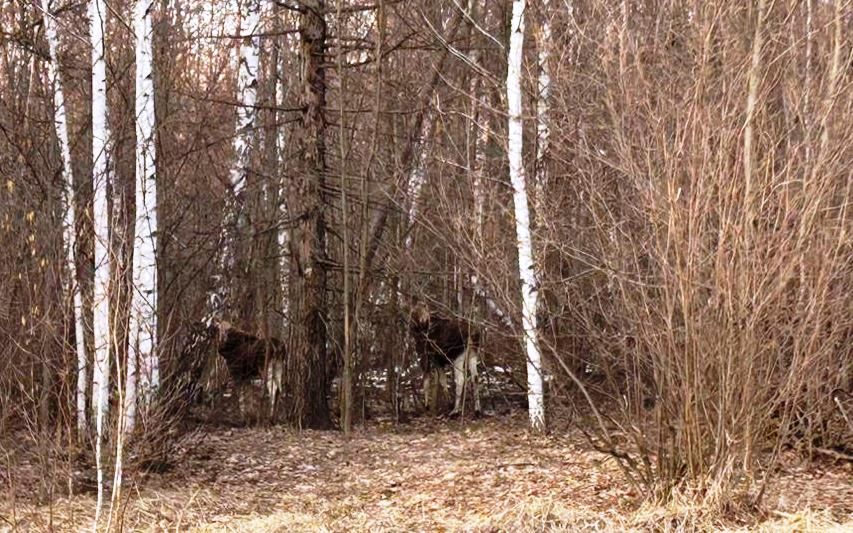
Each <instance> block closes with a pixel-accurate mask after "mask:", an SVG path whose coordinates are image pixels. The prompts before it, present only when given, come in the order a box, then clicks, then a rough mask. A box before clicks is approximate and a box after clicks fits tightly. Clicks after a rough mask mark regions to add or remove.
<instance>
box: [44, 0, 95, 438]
mask: <svg viewBox="0 0 853 533" xmlns="http://www.w3.org/2000/svg"><path fill="white" fill-rule="evenodd" d="M41 9H42V14H43V16H44V27H45V33H46V35H47V44H48V48H49V50H50V61H48V63H47V75H48V78H50V82H51V84H52V85H53V117H54V123H55V125H56V138H57V140H58V142H59V152H60V155H61V156H62V187H63V197H64V198H63V201H64V204H65V205H64V206H63V209H64V210H65V222H64V228H63V233H64V240H65V262H66V268H67V269H68V272H67V274H66V277H65V283H66V287H65V290H66V292H67V293H68V294H70V295H71V299H72V312H73V317H72V319H73V321H74V339H75V345H74V349H75V353H76V354H77V398H76V400H77V401H76V404H77V435H78V437H79V438H82V437H83V436H85V435H86V432H87V425H88V424H87V417H86V393H87V391H88V385H89V383H88V379H87V377H86V376H87V373H88V372H87V366H88V363H87V357H86V338H85V336H84V331H85V329H84V327H85V323H84V317H83V297H82V293H81V291H80V283H79V280H78V279H77V261H76V259H75V257H76V250H77V221H76V214H75V211H74V208H75V204H76V202H75V198H74V176H73V173H72V170H71V149H70V144H69V142H68V119H67V116H68V115H67V113H66V110H65V93H64V92H63V90H62V79H61V78H60V75H59V59H58V58H59V54H58V52H57V50H58V48H59V38H58V37H57V35H56V24H55V21H54V19H53V16H52V15H51V14H50V12H49V7H48V3H47V0H41Z"/></svg>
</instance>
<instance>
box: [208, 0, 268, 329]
mask: <svg viewBox="0 0 853 533" xmlns="http://www.w3.org/2000/svg"><path fill="white" fill-rule="evenodd" d="M243 8H244V9H245V12H244V13H242V16H241V17H240V36H241V38H242V43H241V45H240V51H239V55H238V59H237V102H238V103H239V105H238V107H237V124H236V130H237V131H236V134H235V136H234V156H235V157H234V165H233V166H232V167H231V190H230V191H228V192H227V193H226V201H225V219H224V221H223V225H222V250H221V252H220V253H221V256H220V264H219V269H220V273H219V275H218V276H217V279H215V280H214V289H213V293H212V294H211V301H210V309H209V313H210V314H209V316H208V318H207V321H208V322H210V321H211V320H212V319H213V318H214V316H216V315H219V314H221V313H229V312H232V311H233V307H234V305H235V302H234V301H233V300H234V296H235V294H236V289H237V288H238V287H236V285H237V284H235V273H236V269H237V268H238V266H239V265H240V264H241V261H240V260H239V259H240V258H239V257H238V256H239V255H240V250H239V244H240V237H241V236H240V233H241V231H242V230H243V229H245V226H246V224H245V216H246V213H245V211H244V210H245V209H246V206H245V189H246V182H247V180H248V176H249V165H250V162H251V157H250V156H251V151H252V147H253V145H254V140H255V122H256V120H257V114H258V113H257V107H256V102H257V90H258V67H259V64H260V35H259V34H258V33H259V29H260V23H261V4H260V1H259V0H247V1H246V2H245V3H244V4H243Z"/></svg>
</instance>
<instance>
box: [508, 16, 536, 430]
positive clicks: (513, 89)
mask: <svg viewBox="0 0 853 533" xmlns="http://www.w3.org/2000/svg"><path fill="white" fill-rule="evenodd" d="M525 3H526V2H525V0H515V1H514V2H513V4H512V23H511V26H510V42H509V57H508V61H507V62H508V65H509V68H508V70H507V79H506V97H507V114H508V115H509V124H508V135H507V152H508V159H509V176H510V181H511V182H512V188H513V194H512V199H513V205H514V209H515V232H516V238H517V246H518V273H519V280H520V282H521V320H522V330H523V332H524V345H525V353H526V355H527V399H528V403H529V409H530V425H531V426H532V427H533V428H534V429H537V430H541V429H543V428H544V427H545V407H544V401H543V400H544V398H543V389H542V356H541V354H540V352H539V343H538V338H537V324H536V306H537V301H538V295H537V292H536V263H535V261H534V255H533V242H532V240H531V237H530V210H529V207H528V201H527V188H526V184H525V175H524V156H523V153H522V148H523V137H524V130H523V124H522V119H521V113H522V95H521V66H522V65H521V64H522V58H523V55H524V54H523V52H524V10H525V7H526V6H525Z"/></svg>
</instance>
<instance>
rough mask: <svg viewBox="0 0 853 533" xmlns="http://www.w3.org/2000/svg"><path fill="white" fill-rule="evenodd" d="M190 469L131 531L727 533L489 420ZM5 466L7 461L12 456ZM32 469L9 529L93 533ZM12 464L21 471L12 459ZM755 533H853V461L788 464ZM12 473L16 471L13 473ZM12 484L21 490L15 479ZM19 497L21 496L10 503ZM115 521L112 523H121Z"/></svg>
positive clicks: (291, 444) (178, 472)
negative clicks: (32, 482)
mask: <svg viewBox="0 0 853 533" xmlns="http://www.w3.org/2000/svg"><path fill="white" fill-rule="evenodd" d="M206 430H207V431H206V432H204V433H197V434H195V435H192V436H190V437H187V439H186V440H185V441H184V442H183V452H182V453H183V454H184V457H183V458H182V461H181V464H180V466H179V467H177V468H176V469H174V470H172V471H169V472H166V473H164V474H150V475H148V476H147V477H145V478H144V479H141V478H140V479H136V480H133V481H131V482H128V486H127V487H126V488H125V492H124V497H125V498H129V500H130V503H129V504H127V505H126V506H124V508H123V513H122V518H121V520H122V523H123V525H124V528H126V529H128V530H143V531H247V532H248V531H282V532H285V531H287V532H290V531H458V530H466V531H470V530H474V531H543V530H568V531H575V530H597V531H602V530H605V531H617V530H618V531H624V530H638V531H643V530H656V529H657V530H673V531H674V530H695V529H721V528H722V527H723V526H722V525H721V523H720V522H718V521H716V520H715V519H713V518H708V517H706V516H703V513H702V512H701V511H700V510H697V509H695V508H691V507H690V506H688V505H683V506H677V505H674V504H673V505H670V506H668V507H666V508H662V507H655V506H651V505H645V506H640V507H639V508H638V507H637V504H636V503H635V502H637V501H638V496H639V495H638V494H635V493H634V492H633V491H632V490H631V488H630V487H628V486H627V485H626V484H625V482H624V480H623V478H622V476H621V474H620V472H619V471H618V469H617V467H616V465H615V464H614V463H613V461H612V460H610V459H609V458H608V457H606V456H604V455H601V454H599V453H596V452H594V451H591V450H590V449H589V447H588V446H587V445H586V443H585V442H584V440H583V439H582V438H581V437H580V436H579V435H577V434H574V433H570V434H568V435H562V436H559V437H555V436H531V435H530V434H529V433H528V432H527V431H526V429H525V420H524V418H523V416H522V415H515V416H507V417H494V418H487V419H485V420H482V421H476V422H467V423H465V424H462V423H460V422H458V421H452V422H447V421H434V420H429V419H419V420H416V421H414V422H412V423H410V424H407V425H405V426H400V427H399V428H394V426H393V425H391V424H389V423H382V422H376V423H373V424H371V425H370V426H369V427H368V428H360V429H358V430H357V431H356V432H355V434H354V435H353V437H352V439H351V440H349V441H347V440H346V439H345V438H344V437H343V435H342V434H341V433H339V432H317V431H304V432H301V433H299V432H296V431H293V430H288V429H284V428H271V429H265V428H240V429H229V428H222V427H218V428H206ZM7 459H8V458H7ZM25 463H26V462H25V461H17V464H18V466H17V467H15V468H20V471H19V472H18V473H17V474H16V473H14V472H7V474H11V475H5V476H2V477H3V478H4V479H3V483H4V484H7V483H11V486H10V485H8V484H7V486H6V487H3V488H0V531H2V530H4V528H11V526H12V524H14V525H15V526H16V527H17V528H19V529H20V530H24V531H29V530H46V529H50V528H51V526H52V528H54V529H56V530H61V531H79V530H91V520H92V517H93V510H94V498H93V496H92V495H91V494H85V495H77V496H72V497H70V498H68V497H62V498H58V501H57V502H55V504H54V505H53V506H52V507H51V506H46V505H41V506H39V505H35V504H33V503H31V502H28V501H27V498H26V495H27V494H26V490H27V489H25V488H24V487H25V486H26V485H27V483H26V482H25V481H23V480H25V479H26V477H27V475H26V473H27V472H30V473H31V472H32V470H33V469H32V467H31V466H30V467H29V468H30V469H29V470H27V469H26V468H27V465H26V464H25ZM6 464H12V461H10V460H9V461H8V462H7V463H6ZM787 464H789V466H787V467H786V469H785V471H784V472H783V473H782V475H781V477H780V478H779V480H778V482H777V483H776V485H775V486H774V489H773V490H772V491H771V493H770V494H769V496H768V498H767V500H766V507H767V508H768V512H767V513H765V516H764V517H762V518H760V519H757V520H756V521H753V522H752V523H751V524H748V525H743V524H741V525H739V523H738V522H736V521H729V522H726V523H725V527H727V528H734V529H737V528H738V527H741V528H748V529H753V530H765V531H828V530H832V529H835V530H837V531H845V530H846V531H853V470H851V465H850V464H849V463H847V464H843V463H836V464H832V465H830V464H827V465H825V466H824V467H815V466H808V467H806V466H801V465H798V464H797V463H796V462H794V460H793V459H792V458H791V459H790V460H788V461H787ZM3 468H6V467H5V466H4V467H3ZM12 479H16V480H18V481H17V482H14V481H10V480H12ZM12 487H14V488H15V489H16V490H15V494H14V495H13V493H12V492H11V488H12ZM113 520H115V518H114V519H113Z"/></svg>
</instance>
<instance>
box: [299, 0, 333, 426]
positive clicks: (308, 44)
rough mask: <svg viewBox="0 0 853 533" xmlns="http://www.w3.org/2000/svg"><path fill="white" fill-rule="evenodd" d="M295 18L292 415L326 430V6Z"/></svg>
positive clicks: (321, 3) (313, 4) (313, 1)
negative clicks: (298, 71) (299, 168)
mask: <svg viewBox="0 0 853 533" xmlns="http://www.w3.org/2000/svg"><path fill="white" fill-rule="evenodd" d="M302 5H303V8H304V9H303V12H302V14H301V15H300V37H301V54H302V65H303V67H302V75H303V79H302V84H303V94H302V105H303V113H302V127H301V132H300V150H301V153H302V159H303V172H302V174H301V175H299V176H298V177H296V178H294V179H295V183H294V190H293V193H292V194H291V195H290V196H291V199H292V200H294V205H293V206H292V210H291V213H292V215H293V216H294V217H296V218H298V220H299V222H298V223H297V225H296V227H295V228H294V232H293V238H292V239H291V248H292V250H293V256H294V257H293V259H294V266H295V269H294V270H295V271H294V272H292V280H291V281H292V283H291V284H290V291H291V303H290V304H291V316H292V317H293V320H292V321H291V328H292V329H293V335H292V340H293V343H294V346H293V351H292V353H293V354H294V359H295V361H296V365H298V366H297V368H296V369H294V371H295V373H296V374H297V375H296V376H294V378H295V379H296V380H297V382H298V386H297V387H296V388H295V394H297V395H299V396H300V398H296V401H297V403H296V405H295V406H294V410H293V411H292V414H293V415H294V417H295V418H296V421H297V422H298V423H299V424H300V425H305V426H308V427H318V428H320V427H328V426H329V425H330V423H331V419H330V413H329V406H328V401H327V397H328V393H329V386H330V381H331V380H330V378H329V376H330V373H331V371H332V365H331V364H330V361H329V360H328V354H327V348H326V343H327V335H328V332H327V329H326V324H327V309H326V284H327V272H326V263H327V261H326V219H325V208H326V205H325V200H324V198H323V191H324V190H325V189H326V171H327V169H326V139H325V137H326V123H325V118H324V116H323V109H324V108H325V106H326V72H325V67H324V62H325V53H326V22H325V20H324V18H323V13H324V11H325V8H326V6H325V0H306V1H305V2H303V3H302Z"/></svg>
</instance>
